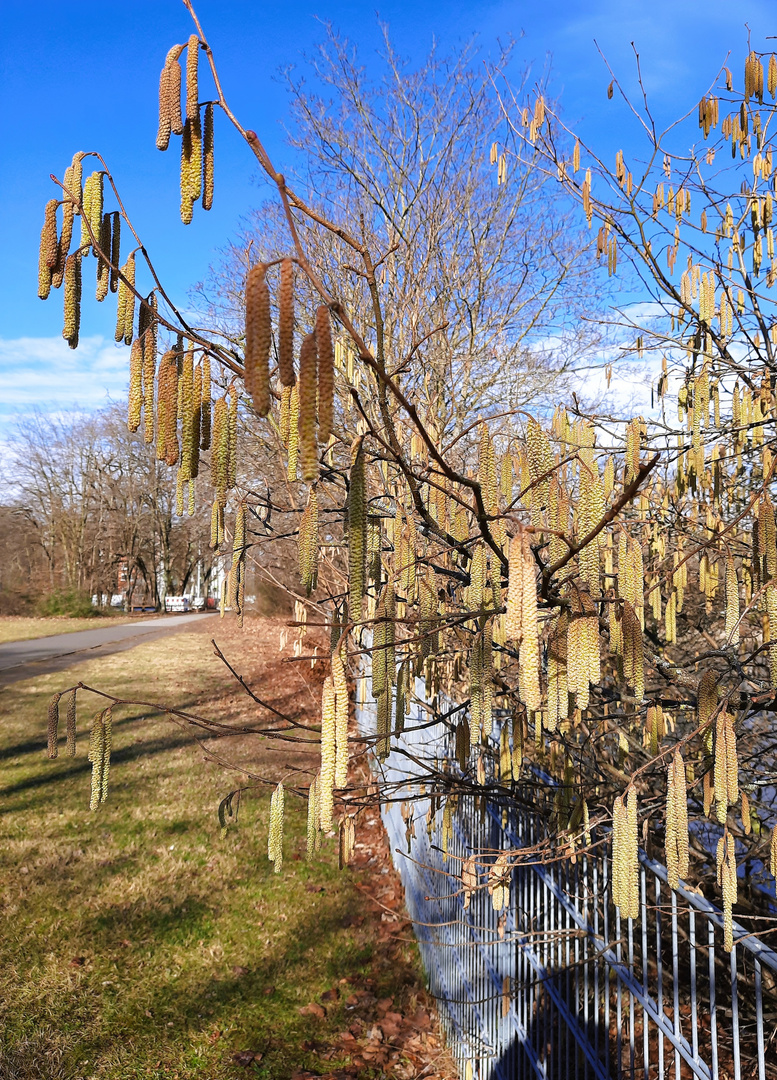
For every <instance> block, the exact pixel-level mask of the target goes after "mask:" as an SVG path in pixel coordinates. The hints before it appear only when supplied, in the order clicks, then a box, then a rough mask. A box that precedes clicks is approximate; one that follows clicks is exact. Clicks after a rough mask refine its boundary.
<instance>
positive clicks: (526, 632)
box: [519, 541, 542, 712]
mask: <svg viewBox="0 0 777 1080" xmlns="http://www.w3.org/2000/svg"><path fill="white" fill-rule="evenodd" d="M521 624H522V625H521V645H520V675H519V686H520V699H521V701H522V702H523V704H524V705H525V706H526V708H527V709H531V710H532V711H533V712H534V711H536V710H538V709H539V708H540V707H541V705H542V697H541V694H540V651H539V625H538V622H537V584H536V579H535V572H534V560H533V557H532V554H531V550H530V548H529V545H528V541H527V542H526V544H525V547H524V557H523V592H522V596H521Z"/></svg>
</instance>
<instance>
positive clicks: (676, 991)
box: [670, 889, 680, 1080]
mask: <svg viewBox="0 0 777 1080" xmlns="http://www.w3.org/2000/svg"><path fill="white" fill-rule="evenodd" d="M670 892H671V894H672V1011H673V1013H674V1035H675V1039H676V1040H677V1041H676V1042H675V1048H674V1075H675V1080H680V1048H679V1041H680V951H679V949H678V946H677V943H678V938H677V893H676V892H675V891H674V889H670Z"/></svg>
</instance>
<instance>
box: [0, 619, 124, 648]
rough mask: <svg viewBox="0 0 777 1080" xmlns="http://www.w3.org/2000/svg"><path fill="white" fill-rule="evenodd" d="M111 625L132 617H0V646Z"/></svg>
mask: <svg viewBox="0 0 777 1080" xmlns="http://www.w3.org/2000/svg"><path fill="white" fill-rule="evenodd" d="M106 620H110V621H111V623H125V622H132V621H134V617H133V616H132V615H124V614H121V615H113V614H111V615H97V614H95V615H93V616H91V617H90V618H88V619H70V618H68V617H67V616H66V615H61V616H56V617H52V618H44V617H38V618H35V617H32V616H29V617H28V616H26V615H0V645H2V644H4V643H5V642H9V641H29V640H30V639H31V638H38V637H49V635H51V634H72V633H74V632H75V631H76V630H97V629H98V628H99V627H100V626H105V623H106Z"/></svg>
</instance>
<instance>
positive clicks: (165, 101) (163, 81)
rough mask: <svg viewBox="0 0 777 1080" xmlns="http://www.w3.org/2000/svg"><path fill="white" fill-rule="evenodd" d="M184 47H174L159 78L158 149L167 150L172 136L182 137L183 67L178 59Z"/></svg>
mask: <svg viewBox="0 0 777 1080" xmlns="http://www.w3.org/2000/svg"><path fill="white" fill-rule="evenodd" d="M184 48H185V46H184V45H174V46H173V47H172V49H170V51H169V52H168V54H167V57H166V58H165V65H164V67H163V68H162V73H161V75H160V76H159V128H158V130H157V142H156V144H157V147H158V149H159V150H166V149H167V147H168V146H169V144H170V134H171V132H172V134H173V135H180V134H181V133H182V132H183V117H182V115H181V81H182V73H181V65H180V63H179V62H178V58H179V57H180V55H181V53H182V52H183V50H184Z"/></svg>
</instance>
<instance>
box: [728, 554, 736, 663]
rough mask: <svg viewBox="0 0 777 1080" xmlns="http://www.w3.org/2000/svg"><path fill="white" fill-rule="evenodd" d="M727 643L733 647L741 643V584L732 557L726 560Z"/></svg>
mask: <svg viewBox="0 0 777 1080" xmlns="http://www.w3.org/2000/svg"><path fill="white" fill-rule="evenodd" d="M726 641H727V642H728V643H729V644H731V645H736V644H737V643H738V641H739V582H738V580H737V571H736V567H735V566H734V560H733V559H732V558H731V556H730V555H729V556H728V558H727V559H726Z"/></svg>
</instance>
